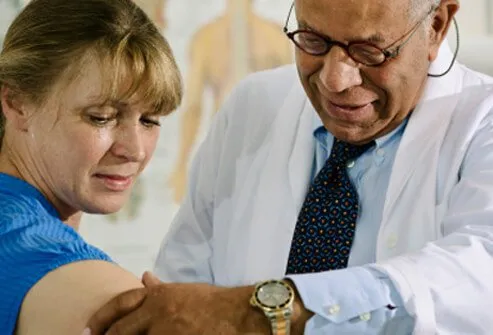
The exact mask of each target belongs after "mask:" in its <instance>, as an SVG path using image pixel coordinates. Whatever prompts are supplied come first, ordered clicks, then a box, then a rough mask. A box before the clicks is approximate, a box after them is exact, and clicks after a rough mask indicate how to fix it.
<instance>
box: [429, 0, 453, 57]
mask: <svg viewBox="0 0 493 335" xmlns="http://www.w3.org/2000/svg"><path fill="white" fill-rule="evenodd" d="M459 7H460V6H459V2H458V1H457V0H442V1H441V3H440V5H439V6H438V7H437V9H436V11H435V13H434V17H433V21H432V25H431V30H430V53H429V57H428V58H429V61H430V62H431V61H434V60H435V59H436V57H437V55H438V50H439V49H440V45H441V44H442V42H443V41H444V39H445V38H446V37H447V33H448V31H449V28H450V24H451V23H452V20H453V18H454V16H455V14H456V13H457V11H458V10H459Z"/></svg>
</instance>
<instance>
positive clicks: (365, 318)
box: [359, 313, 371, 321]
mask: <svg viewBox="0 0 493 335" xmlns="http://www.w3.org/2000/svg"><path fill="white" fill-rule="evenodd" d="M359 319H360V320H361V321H370V319H371V314H370V313H365V314H361V315H360V316H359Z"/></svg>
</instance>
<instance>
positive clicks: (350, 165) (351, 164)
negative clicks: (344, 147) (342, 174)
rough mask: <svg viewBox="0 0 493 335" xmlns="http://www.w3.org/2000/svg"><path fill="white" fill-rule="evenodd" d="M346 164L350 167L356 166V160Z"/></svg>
mask: <svg viewBox="0 0 493 335" xmlns="http://www.w3.org/2000/svg"><path fill="white" fill-rule="evenodd" d="M346 166H347V167H348V169H350V168H352V167H354V161H349V162H347V164H346Z"/></svg>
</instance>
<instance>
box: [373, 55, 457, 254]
mask: <svg viewBox="0 0 493 335" xmlns="http://www.w3.org/2000/svg"><path fill="white" fill-rule="evenodd" d="M440 57H441V58H439V59H437V60H436V61H435V62H434V64H433V65H432V67H431V68H430V72H431V73H440V72H443V71H444V68H445V69H446V68H447V67H448V65H449V64H450V61H451V53H450V51H449V50H448V46H442V50H440ZM461 88H462V80H461V70H460V69H459V68H458V67H457V66H454V67H453V68H452V70H451V71H450V72H449V73H448V74H447V75H446V76H444V77H440V78H429V80H428V83H427V85H426V88H425V92H424V95H423V99H422V102H421V103H420V104H419V105H418V106H417V107H416V109H415V111H414V112H413V114H412V115H411V117H410V119H409V123H408V125H407V127H406V130H405V132H404V135H403V137H402V140H401V143H400V145H399V149H398V151H397V153H396V157H395V161H394V165H393V168H392V173H391V177H390V182H389V186H388V189H387V196H386V202H385V206H384V211H383V217H382V226H381V229H380V238H382V237H383V235H384V232H385V231H386V228H387V225H402V226H403V227H405V226H407V225H406V224H403V223H402V222H401V221H402V217H403V214H404V213H403V212H402V211H401V206H407V207H414V208H420V210H419V212H420V214H421V217H420V218H419V220H423V216H428V217H427V219H429V222H434V219H435V217H434V213H435V208H434V206H435V204H436V185H437V184H436V175H435V174H434V173H432V172H431V171H436V169H437V166H436V165H437V164H438V158H439V153H440V147H441V143H442V140H443V138H444V136H445V133H446V131H447V129H448V127H449V123H450V121H451V117H452V113H453V111H454V109H455V107H456V105H457V102H458V93H459V92H460V91H461ZM425 157H426V159H425ZM422 162H427V163H426V164H423V163H422ZM428 171H429V173H428ZM413 175H414V176H415V178H413V185H408V182H410V178H411V176H413ZM417 188H420V192H416V190H417ZM425 188H426V190H425ZM404 192H407V193H409V192H411V193H413V194H414V199H413V200H412V201H413V203H410V202H406V203H404V204H403V201H399V202H397V200H398V199H399V198H401V199H402V197H403V195H404V194H403V193H404ZM417 194H420V195H421V196H419V197H416V195H417ZM410 198H412V197H410ZM406 199H407V198H406ZM398 204H400V206H398ZM416 206H418V207H416ZM424 207H426V208H424ZM428 207H429V208H428ZM406 211H407V210H406ZM411 212H412V211H411ZM404 217H406V219H407V221H408V222H409V224H412V223H413V222H414V221H413V219H418V218H417V217H415V218H413V217H409V216H404ZM397 218H398V219H397ZM427 221H428V220H427ZM425 226H426V225H425ZM426 229H429V231H427V232H424V231H421V232H420V234H422V235H423V236H422V238H423V239H425V240H430V239H434V238H436V237H437V236H429V235H435V234H436V231H435V229H434V227H426ZM401 233H402V232H401ZM425 235H426V236H425ZM379 244H380V245H382V243H379ZM417 244H419V243H417ZM402 247H409V246H402ZM396 251H397V250H396Z"/></svg>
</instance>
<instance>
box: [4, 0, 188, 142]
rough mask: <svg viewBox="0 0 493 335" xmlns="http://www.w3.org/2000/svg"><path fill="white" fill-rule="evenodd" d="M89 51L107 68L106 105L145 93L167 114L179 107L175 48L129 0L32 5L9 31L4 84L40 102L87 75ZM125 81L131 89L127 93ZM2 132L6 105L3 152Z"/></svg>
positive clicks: (36, 0) (43, 0)
mask: <svg viewBox="0 0 493 335" xmlns="http://www.w3.org/2000/svg"><path fill="white" fill-rule="evenodd" d="M88 53H95V54H96V55H98V56H99V59H100V60H101V62H102V64H101V65H102V66H101V68H102V70H103V71H104V75H106V76H107V77H104V78H105V80H106V81H107V82H106V83H107V84H108V87H107V91H106V92H105V93H106V94H107V99H108V100H119V99H122V98H124V97H122V96H118V95H122V94H123V95H125V97H130V96H131V95H133V94H134V93H139V94H140V97H141V98H142V99H143V101H144V102H145V103H147V104H149V105H150V106H152V107H153V108H154V109H155V111H156V112H157V113H160V114H163V115H164V114H168V113H170V112H171V111H173V110H175V109H176V108H177V107H178V105H179V104H180V102H181V99H182V95H183V93H182V81H181V76H180V73H179V70H178V67H177V65H176V62H175V59H174V56H173V53H172V51H171V48H170V46H169V44H168V42H167V41H166V39H165V38H164V37H163V36H162V35H161V33H160V32H159V30H158V29H157V28H156V26H155V25H154V24H153V23H152V21H151V20H150V19H149V17H148V16H147V15H146V14H145V13H144V12H143V11H142V10H141V9H140V8H139V7H138V6H137V5H135V3H133V1H131V0H32V1H31V2H30V3H29V4H28V5H27V6H26V7H25V8H24V10H23V11H22V12H21V13H20V14H19V15H18V16H17V17H16V18H15V20H14V21H13V23H12V24H11V25H10V27H9V29H8V31H7V34H6V37H5V40H4V46H3V49H2V52H1V53H0V85H1V86H3V85H6V86H7V87H9V88H10V89H11V90H12V91H13V92H16V93H18V94H21V95H23V96H26V97H27V98H28V99H30V101H31V102H33V103H37V104H42V102H43V101H44V99H46V98H47V97H48V95H49V94H50V93H52V91H53V90H54V87H55V86H56V85H57V84H60V82H62V81H63V79H65V78H71V79H73V78H74V76H73V74H75V72H76V71H77V70H78V71H79V72H80V71H81V67H82V65H83V59H84V58H86V57H84V56H85V55H87V54H88ZM74 68H75V71H74ZM77 68H78V69H77ZM71 75H72V76H71ZM70 76H71V77H70ZM106 78H108V79H106ZM125 78H127V80H128V78H130V79H131V85H130V86H129V87H128V88H127V86H125V87H126V91H125V92H123V93H122V92H121V85H122V84H123V82H122V81H124V80H125ZM4 128H5V116H4V114H3V112H2V109H1V105H0V149H1V145H2V139H3V135H4V130H5V129H4Z"/></svg>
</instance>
